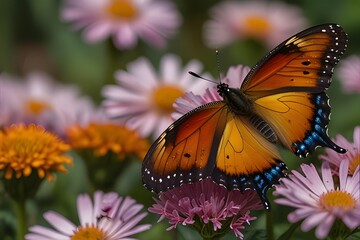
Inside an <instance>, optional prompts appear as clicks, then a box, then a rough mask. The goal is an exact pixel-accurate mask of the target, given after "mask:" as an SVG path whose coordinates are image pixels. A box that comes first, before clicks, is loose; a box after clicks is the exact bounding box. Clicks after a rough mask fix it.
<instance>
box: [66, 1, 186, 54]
mask: <svg viewBox="0 0 360 240" xmlns="http://www.w3.org/2000/svg"><path fill="white" fill-rule="evenodd" d="M62 18H63V19H64V20H66V21H69V22H71V23H72V24H73V27H74V28H75V29H80V28H84V33H83V35H84V38H85V40H86V41H88V42H99V41H102V40H104V39H106V38H108V37H109V36H111V37H112V38H113V42H114V44H115V46H116V47H117V48H119V49H130V48H134V47H135V46H136V45H137V40H138V38H141V39H143V40H144V41H146V42H148V43H149V44H150V45H152V46H155V47H158V48H163V47H165V45H166V38H168V37H171V36H173V35H174V34H175V33H176V30H177V28H178V27H179V25H180V23H181V16H180V14H179V12H178V11H177V9H176V7H175V5H174V4H173V3H172V2H171V1H153V0H102V1H98V0H67V1H65V5H64V6H63V9H62Z"/></svg>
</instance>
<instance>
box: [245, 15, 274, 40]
mask: <svg viewBox="0 0 360 240" xmlns="http://www.w3.org/2000/svg"><path fill="white" fill-rule="evenodd" d="M244 30H245V34H246V35H248V36H251V37H258V38H262V37H265V36H266V35H267V34H268V32H269V30H270V24H269V21H268V20H267V19H266V18H264V17H262V16H249V17H248V18H247V19H246V20H245V28H244Z"/></svg>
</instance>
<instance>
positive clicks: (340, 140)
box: [319, 126, 360, 175]
mask: <svg viewBox="0 0 360 240" xmlns="http://www.w3.org/2000/svg"><path fill="white" fill-rule="evenodd" d="M333 141H334V142H335V143H336V144H338V145H339V146H343V147H344V148H345V149H347V150H348V151H347V152H346V153H345V154H339V153H337V152H335V151H331V150H330V149H328V148H327V149H325V153H326V154H323V155H320V156H319V158H320V159H322V160H324V161H327V162H329V163H330V166H331V167H332V169H333V172H334V173H335V174H336V175H338V173H339V167H340V164H341V162H342V161H344V160H345V159H347V160H348V161H349V174H350V175H352V174H354V173H355V169H356V168H357V167H358V166H359V165H360V126H357V127H356V128H355V130H354V142H349V141H348V140H347V139H346V138H344V137H343V136H342V135H340V134H339V135H337V136H336V137H335V139H333Z"/></svg>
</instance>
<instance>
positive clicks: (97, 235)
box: [70, 226, 106, 240]
mask: <svg viewBox="0 0 360 240" xmlns="http://www.w3.org/2000/svg"><path fill="white" fill-rule="evenodd" d="M70 239H71V240H85V239H86V240H105V239H106V234H105V233H104V232H103V230H102V229H99V228H97V227H94V226H85V227H82V226H81V227H79V228H78V229H76V230H75V231H74V234H73V235H72V236H71V238H70Z"/></svg>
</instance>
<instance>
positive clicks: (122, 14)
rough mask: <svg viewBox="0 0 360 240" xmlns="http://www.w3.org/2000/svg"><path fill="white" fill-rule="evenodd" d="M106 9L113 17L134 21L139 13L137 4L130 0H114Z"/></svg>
mask: <svg viewBox="0 0 360 240" xmlns="http://www.w3.org/2000/svg"><path fill="white" fill-rule="evenodd" d="M106 10H107V13H108V14H109V15H110V16H111V17H114V18H117V19H121V20H126V21H132V20H134V19H135V18H136V17H137V15H138V10H137V8H136V6H135V5H134V4H133V3H132V2H131V1H129V0H112V1H111V2H110V4H109V5H108V6H107V9H106Z"/></svg>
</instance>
